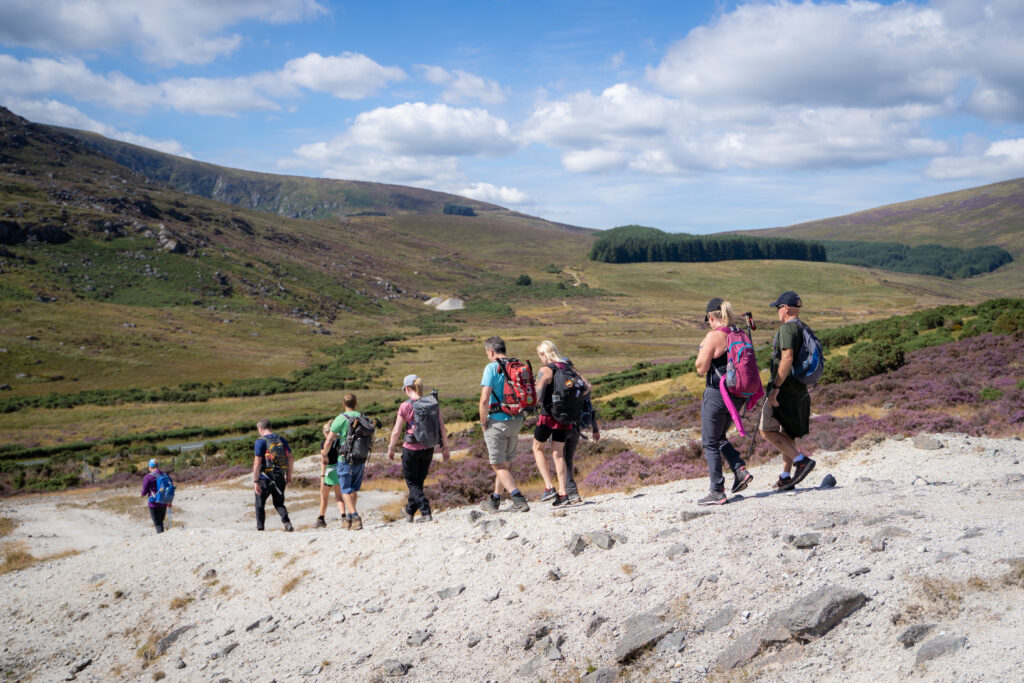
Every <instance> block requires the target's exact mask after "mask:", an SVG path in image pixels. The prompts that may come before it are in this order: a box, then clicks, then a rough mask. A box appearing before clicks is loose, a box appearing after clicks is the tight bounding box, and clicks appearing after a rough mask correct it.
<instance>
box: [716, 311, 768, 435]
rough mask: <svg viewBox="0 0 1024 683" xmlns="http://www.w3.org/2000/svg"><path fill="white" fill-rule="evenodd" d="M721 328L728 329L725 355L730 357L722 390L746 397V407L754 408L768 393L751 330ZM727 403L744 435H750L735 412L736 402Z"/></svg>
mask: <svg viewBox="0 0 1024 683" xmlns="http://www.w3.org/2000/svg"><path fill="white" fill-rule="evenodd" d="M718 330H719V331H721V332H725V335H726V352H725V355H726V356H727V358H728V364H727V365H726V371H725V374H724V375H722V379H721V381H720V384H719V389H720V391H722V393H723V394H724V393H725V392H728V393H729V394H731V395H732V396H735V397H736V398H742V399H746V405H745V408H744V410H750V409H751V408H752V407H753V406H754V405H756V404H757V400H758V399H759V398H761V397H762V396H764V386H762V384H761V371H760V370H758V369H757V354H755V353H754V345H753V344H752V343H751V341H750V337H749V336H747V333H746V332H744V331H743V330H741V329H739V328H738V327H719V328H718ZM725 405H726V407H727V408H728V409H729V413H730V414H731V415H732V418H733V422H734V423H735V424H736V428H737V429H738V430H739V432H740V434H741V435H743V436H746V434H745V433H744V429H743V423H742V422H741V421H740V419H739V415H737V414H736V413H735V412H734V407H733V405H732V401H726V402H725Z"/></svg>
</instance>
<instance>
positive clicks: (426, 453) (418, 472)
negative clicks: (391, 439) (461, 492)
mask: <svg viewBox="0 0 1024 683" xmlns="http://www.w3.org/2000/svg"><path fill="white" fill-rule="evenodd" d="M433 461H434V449H433V448H422V449H419V450H412V449H409V448H405V447H404V446H403V447H402V475H403V476H404V477H405V485H406V486H408V487H409V502H408V503H407V504H406V506H405V511H406V512H408V513H409V514H411V515H414V514H416V511H417V510H419V511H420V514H421V515H429V514H430V501H428V500H427V497H426V496H425V495H424V494H423V482H424V481H425V480H426V478H427V475H428V474H429V473H430V463H432V462H433Z"/></svg>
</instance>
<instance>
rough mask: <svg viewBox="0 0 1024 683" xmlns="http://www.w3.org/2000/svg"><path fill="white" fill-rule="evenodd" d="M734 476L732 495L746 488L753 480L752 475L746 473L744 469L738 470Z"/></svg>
mask: <svg viewBox="0 0 1024 683" xmlns="http://www.w3.org/2000/svg"><path fill="white" fill-rule="evenodd" d="M734 474H735V478H734V479H733V480H732V492H733V493H739V492H740V491H742V490H743V489H745V488H747V485H748V484H750V482H751V481H753V479H754V475H753V474H751V473H750V472H747V468H746V467H741V468H739V469H738V470H736V472H735V473H734Z"/></svg>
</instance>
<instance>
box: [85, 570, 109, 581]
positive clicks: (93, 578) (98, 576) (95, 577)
mask: <svg viewBox="0 0 1024 683" xmlns="http://www.w3.org/2000/svg"><path fill="white" fill-rule="evenodd" d="M105 578H107V575H106V574H104V573H102V572H100V573H99V574H93V575H92V576H90V577H89V583H99V582H100V581H102V580H103V579H105Z"/></svg>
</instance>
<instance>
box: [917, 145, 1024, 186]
mask: <svg viewBox="0 0 1024 683" xmlns="http://www.w3.org/2000/svg"><path fill="white" fill-rule="evenodd" d="M925 175H926V176H927V177H929V178H932V179H933V180H961V179H965V178H975V179H985V180H1003V179H1006V178H1015V177H1019V176H1022V175H1024V138H1016V139H1011V140H999V141H997V142H993V143H992V144H991V145H989V146H988V148H987V149H986V150H985V151H984V152H982V153H981V154H965V155H963V156H956V157H939V158H937V159H934V160H933V161H932V162H931V163H930V164H929V165H928V168H927V170H926V172H925Z"/></svg>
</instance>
